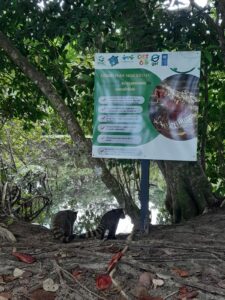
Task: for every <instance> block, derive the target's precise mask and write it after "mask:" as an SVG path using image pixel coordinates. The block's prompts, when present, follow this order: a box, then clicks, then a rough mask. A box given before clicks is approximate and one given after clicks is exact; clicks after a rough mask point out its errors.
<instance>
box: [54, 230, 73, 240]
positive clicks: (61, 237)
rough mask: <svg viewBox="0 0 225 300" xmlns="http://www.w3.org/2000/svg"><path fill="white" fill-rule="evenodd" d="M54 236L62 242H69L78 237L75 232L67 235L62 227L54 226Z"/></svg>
mask: <svg viewBox="0 0 225 300" xmlns="http://www.w3.org/2000/svg"><path fill="white" fill-rule="evenodd" d="M53 236H54V238H55V239H56V240H59V241H60V242H62V243H69V242H71V241H72V240H74V239H75V238H76V235H75V234H71V235H69V236H65V235H64V232H63V230H62V229H61V228H53Z"/></svg>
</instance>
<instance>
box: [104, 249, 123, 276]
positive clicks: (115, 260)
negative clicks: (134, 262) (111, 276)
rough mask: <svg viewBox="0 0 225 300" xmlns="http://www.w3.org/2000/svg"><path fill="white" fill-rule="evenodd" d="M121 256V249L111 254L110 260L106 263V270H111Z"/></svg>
mask: <svg viewBox="0 0 225 300" xmlns="http://www.w3.org/2000/svg"><path fill="white" fill-rule="evenodd" d="M122 256H123V253H122V252H121V251H120V252H118V253H116V254H115V255H113V257H112V258H111V260H110V262H109V263H108V269H107V272H111V271H112V270H113V269H114V268H115V266H116V264H117V262H118V261H119V260H120V259H121V257H122Z"/></svg>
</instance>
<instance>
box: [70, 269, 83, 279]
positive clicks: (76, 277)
mask: <svg viewBox="0 0 225 300" xmlns="http://www.w3.org/2000/svg"><path fill="white" fill-rule="evenodd" d="M82 273H83V272H82V271H75V270H74V271H73V272H72V275H73V277H74V278H75V279H78V280H79V279H81V277H82Z"/></svg>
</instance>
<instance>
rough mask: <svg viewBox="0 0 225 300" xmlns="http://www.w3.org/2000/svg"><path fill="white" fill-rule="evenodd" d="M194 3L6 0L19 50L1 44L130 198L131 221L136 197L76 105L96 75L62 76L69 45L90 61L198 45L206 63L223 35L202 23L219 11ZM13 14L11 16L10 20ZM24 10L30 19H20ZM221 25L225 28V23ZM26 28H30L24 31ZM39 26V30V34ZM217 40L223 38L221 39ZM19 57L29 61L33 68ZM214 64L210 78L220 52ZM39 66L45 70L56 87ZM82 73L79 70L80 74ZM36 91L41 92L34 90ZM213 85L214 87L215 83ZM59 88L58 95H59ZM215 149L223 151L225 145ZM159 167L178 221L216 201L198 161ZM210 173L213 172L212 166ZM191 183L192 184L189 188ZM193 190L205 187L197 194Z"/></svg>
mask: <svg viewBox="0 0 225 300" xmlns="http://www.w3.org/2000/svg"><path fill="white" fill-rule="evenodd" d="M221 3H222V2H221ZM191 4H192V7H191V6H189V7H188V8H187V9H181V10H178V11H173V12H172V11H169V10H167V8H166V6H165V3H164V1H162V2H159V3H158V2H155V1H112V2H109V1H100V2H99V3H96V2H95V1H87V3H85V5H83V4H82V3H80V1H77V2H75V3H73V4H70V3H69V2H68V1H65V2H63V3H61V4H60V1H58V2H57V1H54V2H48V1H46V2H45V6H44V7H43V8H42V7H41V6H40V5H38V3H34V2H33V1H18V2H17V3H14V2H12V1H11V2H10V3H8V1H5V2H4V1H3V2H2V11H3V14H2V23H3V25H5V28H6V30H7V33H8V36H9V37H10V39H11V40H12V41H14V43H15V44H16V45H17V48H18V49H20V51H19V50H18V49H15V47H14V46H12V43H11V42H10V41H9V39H7V38H6V37H5V35H4V34H3V33H1V35H0V45H1V47H2V48H3V49H4V50H5V51H6V53H7V54H8V55H9V57H11V59H12V60H13V61H14V63H15V64H16V65H17V66H19V67H20V68H21V69H22V70H23V72H24V74H25V75H26V77H29V78H30V79H31V81H32V82H34V83H36V84H37V86H38V87H39V88H40V90H41V91H42V93H43V94H44V95H45V97H46V98H47V99H48V100H49V102H50V103H51V105H52V106H53V107H54V109H55V110H56V111H57V112H58V113H59V114H60V116H61V118H62V119H63V120H64V122H65V124H66V127H67V130H68V132H69V133H70V135H71V137H72V139H73V141H74V142H75V147H76V148H77V149H81V148H84V149H85V153H86V155H87V159H88V160H90V163H91V165H92V166H93V168H95V167H96V166H97V167H98V168H99V167H100V169H101V170H102V179H103V181H104V182H105V184H106V185H107V186H108V187H109V188H110V190H111V191H112V192H113V194H114V195H115V196H116V198H117V199H118V200H119V202H120V204H122V203H123V201H124V200H125V203H126V208H127V210H128V212H130V214H131V216H133V218H134V219H137V211H138V210H137V207H136V206H135V205H134V202H133V201H132V198H131V197H130V196H129V195H127V193H125V192H124V189H123V188H122V187H121V185H120V184H119V183H118V181H117V180H116V178H115V177H114V176H112V174H111V173H110V172H109V170H108V168H107V167H106V165H105V162H104V161H103V160H94V159H92V158H91V155H90V142H88V141H87V140H86V139H85V135H84V132H85V130H87V128H86V129H85V127H84V121H82V120H84V119H85V118H83V116H84V115H85V113H86V115H87V112H88V116H90V114H89V113H90V112H91V109H90V110H89V111H87V110H85V109H83V110H80V108H81V107H82V102H79V106H78V105H77V101H76V100H77V97H76V96H77V95H79V92H81V91H82V90H83V91H84V90H85V86H87V85H89V84H90V81H89V79H90V76H92V75H91V72H90V71H88V68H83V69H85V71H84V70H82V71H81V69H80V68H79V63H77V64H76V66H74V68H72V74H73V76H74V77H75V76H76V74H81V77H80V78H79V77H78V76H77V77H78V78H77V79H78V80H76V81H75V82H74V80H72V76H69V75H68V74H69V72H68V71H67V72H65V70H66V69H67V66H68V61H67V59H68V56H67V55H66V53H67V54H68V52H69V47H72V48H73V50H75V49H76V51H77V52H79V51H81V52H82V53H83V54H84V55H85V56H87V52H89V53H93V52H95V51H111V52H113V51H154V50H155V49H157V50H158V51H163V50H165V49H166V50H183V49H190V50H191V49H196V48H197V49H202V50H203V60H204V62H206V58H208V59H210V49H213V51H215V52H216V51H217V52H218V51H219V49H220V48H219V44H218V39H217V34H218V30H217V29H216V28H215V26H212V24H211V23H210V22H209V24H208V23H206V22H205V19H206V18H208V17H206V16H209V14H210V12H211V11H212V12H213V11H214V8H210V7H207V8H206V9H205V8H204V9H199V7H197V8H196V6H195V5H194V4H193V3H191ZM221 7H222V6H221ZM9 11H10V12H12V14H11V15H10V13H9ZM15 11H17V12H21V14H15ZM25 11H26V17H24V15H23V14H22V13H24V12H25ZM137 12H138V13H137ZM28 16H29V17H28ZM222 16H223V14H222V13H220V17H222ZM65 20H67V22H65ZM207 20H208V19H207ZM221 24H222V25H221V26H224V25H223V24H224V23H221ZM219 25H220V22H217V26H219ZM28 27H29V28H30V29H31V30H27V28H28ZM40 27H41V28H42V30H41V32H40ZM2 28H3V26H2ZM221 28H223V27H221ZM75 34H76V38H75V41H74V35H75ZM219 37H220V40H221V41H222V37H221V35H219ZM140 40H141V43H140ZM74 43H75V44H76V47H75V46H74ZM140 45H141V46H140ZM42 47H43V48H42ZM210 47H213V48H210ZM22 53H24V54H25V55H26V56H27V58H29V59H30V61H31V62H32V64H33V65H34V66H36V69H35V68H34V67H33V66H32V65H31V64H30V63H29V62H28V60H27V59H26V58H25V57H24V56H23V55H22ZM39 54H41V55H39ZM49 58H51V59H49ZM56 60H57V61H56ZM215 61H216V64H215V62H214V64H215V65H214V68H213V70H210V74H208V71H209V70H207V72H206V71H205V73H204V75H205V78H206V79H207V76H212V74H213V75H214V74H215V71H216V70H218V69H219V68H221V62H222V60H221V56H220V55H217V56H216V59H215ZM3 62H4V64H3V68H5V69H4V70H6V69H7V70H8V69H9V68H10V69H11V70H13V67H12V64H10V62H9V61H7V60H6V59H5V58H4V59H3ZM53 62H55V64H54V63H53ZM57 63H58V64H57ZM205 64H206V63H205ZM48 66H49V67H48ZM81 66H82V64H81ZM37 69H40V70H43V72H45V73H46V74H47V76H48V79H50V80H51V82H52V84H51V83H50V81H48V80H47V78H46V76H44V75H43V73H41V72H40V71H37ZM89 69H91V68H89ZM206 69H207V68H206ZM62 70H63V71H62ZM70 71H71V70H70ZM78 71H79V73H76V72H78ZM212 71H213V72H212ZM14 72H15V71H14ZM16 72H18V70H16ZM18 73H19V74H21V73H20V72H18ZM207 74H208V75H207ZM206 75H207V76H206ZM64 79H65V80H64ZM205 82H207V81H205ZM53 85H54V87H55V88H54V87H53ZM32 88H33V89H34V90H35V91H36V93H38V90H37V89H35V88H34V87H32ZM207 88H208V84H206V86H205V88H204V90H205V99H207V97H208V96H209V95H208V96H207ZM210 88H211V89H212V90H213V88H214V86H212V87H210ZM56 90H57V91H58V90H59V91H60V94H59V93H57V92H56ZM90 91H91V88H90V90H89V92H90ZM37 95H40V94H37ZM46 98H45V99H43V98H42V100H45V101H46ZM63 99H65V100H66V102H67V103H68V106H66V105H65V102H64V101H63ZM202 106H203V108H204V109H203V114H202V115H203V116H204V118H205V115H204V112H207V109H208V107H207V103H206V102H205V103H203V105H202ZM36 107H37V105H36ZM25 109H26V108H25ZM74 115H75V116H76V119H75V118H74ZM78 121H79V122H78ZM219 122H220V119H219V120H217V123H219ZM80 124H81V125H82V127H81V125H80ZM204 133H207V132H206V130H205V129H204V128H202V133H201V136H200V141H202V142H201V145H202V147H201V150H202V151H201V156H202V158H203V157H204V153H205V151H206V150H205V146H204V145H205V144H206V142H205V140H204V139H205V137H207V138H208V136H207V134H204ZM217 134H219V132H218V133H217ZM213 147H214V146H213ZM213 147H212V148H211V152H212V151H214V153H216V152H217V151H216V149H215V147H214V148H213ZM218 147H221V143H220V144H219V145H218ZM216 157H217V154H216ZM201 161H203V159H201ZM208 165H210V159H209V158H207V161H206V170H207V168H208ZM159 166H160V169H161V171H162V172H163V174H164V176H165V179H166V182H167V192H168V193H167V201H166V203H167V207H168V209H169V210H170V212H171V213H172V214H173V217H174V221H175V222H178V221H180V220H182V219H188V218H190V217H191V216H194V215H196V214H199V213H201V212H202V211H203V210H204V208H205V207H206V206H211V205H213V204H214V203H216V199H215V197H214V196H213V195H212V193H211V187H210V184H209V182H208V179H207V177H206V176H205V175H204V172H203V169H202V167H201V166H200V165H199V164H193V163H175V162H173V163H172V162H159ZM208 169H209V168H208ZM213 169H215V164H214V166H213ZM189 174H192V176H193V178H192V180H188V176H189ZM221 176H222V175H221ZM194 182H195V187H194V186H192V184H193V183H194ZM202 182H203V183H202ZM196 186H199V187H201V189H200V190H199V188H197V189H196ZM187 208H188V209H187Z"/></svg>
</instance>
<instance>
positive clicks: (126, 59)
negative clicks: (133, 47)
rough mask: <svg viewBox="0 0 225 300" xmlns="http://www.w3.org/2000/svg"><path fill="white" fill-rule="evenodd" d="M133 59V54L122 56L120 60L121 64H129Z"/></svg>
mask: <svg viewBox="0 0 225 300" xmlns="http://www.w3.org/2000/svg"><path fill="white" fill-rule="evenodd" d="M133 59H134V55H133V54H131V55H125V54H124V55H123V56H122V60H123V62H130V61H132V60H133Z"/></svg>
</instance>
